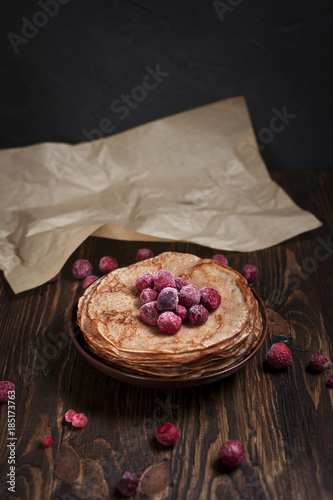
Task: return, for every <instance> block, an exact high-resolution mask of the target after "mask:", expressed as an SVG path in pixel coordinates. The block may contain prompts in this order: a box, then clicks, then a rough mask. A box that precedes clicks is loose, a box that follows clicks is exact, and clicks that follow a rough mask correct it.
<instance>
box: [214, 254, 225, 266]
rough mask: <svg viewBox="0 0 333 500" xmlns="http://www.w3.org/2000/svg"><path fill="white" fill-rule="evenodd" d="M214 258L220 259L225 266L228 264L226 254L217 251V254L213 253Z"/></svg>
mask: <svg viewBox="0 0 333 500" xmlns="http://www.w3.org/2000/svg"><path fill="white" fill-rule="evenodd" d="M212 259H214V260H218V261H219V262H221V264H224V265H225V266H227V265H228V259H227V258H226V257H224V255H222V254H220V253H217V254H215V255H213V257H212Z"/></svg>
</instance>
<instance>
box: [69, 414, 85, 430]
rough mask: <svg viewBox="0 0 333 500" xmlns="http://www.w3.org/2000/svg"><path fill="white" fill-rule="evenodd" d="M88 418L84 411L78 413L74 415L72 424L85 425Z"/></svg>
mask: <svg viewBox="0 0 333 500" xmlns="http://www.w3.org/2000/svg"><path fill="white" fill-rule="evenodd" d="M87 421H88V419H87V417H86V416H85V414H84V413H77V414H76V415H74V417H73V420H72V425H73V426H74V427H80V428H81V427H84V426H85V425H86V423H87Z"/></svg>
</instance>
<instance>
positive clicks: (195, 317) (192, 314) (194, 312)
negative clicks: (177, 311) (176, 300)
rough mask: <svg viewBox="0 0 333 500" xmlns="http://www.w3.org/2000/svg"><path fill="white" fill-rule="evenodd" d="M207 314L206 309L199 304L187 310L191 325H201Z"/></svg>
mask: <svg viewBox="0 0 333 500" xmlns="http://www.w3.org/2000/svg"><path fill="white" fill-rule="evenodd" d="M208 316H209V312H208V311H207V309H206V308H205V307H204V306H202V305H201V304H196V305H195V306H192V307H190V309H189V310H188V319H189V320H190V323H192V325H203V324H204V323H206V321H207V319H208Z"/></svg>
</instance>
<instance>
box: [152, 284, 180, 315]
mask: <svg viewBox="0 0 333 500" xmlns="http://www.w3.org/2000/svg"><path fill="white" fill-rule="evenodd" d="M178 300H179V299H178V292H177V290H176V289H175V288H171V287H170V286H167V287H166V288H163V289H162V290H161V291H160V294H159V296H158V297H157V307H158V310H159V311H173V310H174V309H175V307H177V305H178Z"/></svg>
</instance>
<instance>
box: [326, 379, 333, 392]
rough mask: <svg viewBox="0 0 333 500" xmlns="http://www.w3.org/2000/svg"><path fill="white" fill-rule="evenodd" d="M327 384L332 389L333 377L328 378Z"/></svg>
mask: <svg viewBox="0 0 333 500" xmlns="http://www.w3.org/2000/svg"><path fill="white" fill-rule="evenodd" d="M326 385H327V387H329V388H330V389H332V387H333V377H330V378H329V379H328V380H327V382H326Z"/></svg>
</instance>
